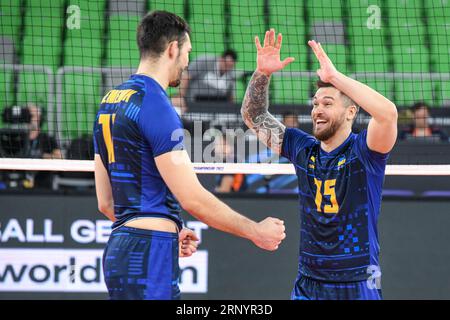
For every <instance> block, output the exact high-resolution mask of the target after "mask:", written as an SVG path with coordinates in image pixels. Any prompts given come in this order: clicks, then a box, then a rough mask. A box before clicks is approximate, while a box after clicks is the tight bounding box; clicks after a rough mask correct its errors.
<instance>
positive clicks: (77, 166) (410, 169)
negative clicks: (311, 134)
mask: <svg viewBox="0 0 450 320" xmlns="http://www.w3.org/2000/svg"><path fill="white" fill-rule="evenodd" d="M193 168H194V171H195V172H196V173H199V174H236V173H242V174H261V175H276V174H295V170H294V166H293V165H292V164H274V163H193ZM0 170H26V171H72V172H92V171H94V161H91V160H45V159H13V158H0ZM386 175H407V176H442V175H450V165H388V166H387V167H386Z"/></svg>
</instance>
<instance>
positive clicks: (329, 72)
mask: <svg viewBox="0 0 450 320" xmlns="http://www.w3.org/2000/svg"><path fill="white" fill-rule="evenodd" d="M308 45H309V46H310V47H311V49H312V50H313V52H314V54H315V55H316V58H317V60H319V64H320V69H319V70H317V75H318V76H319V77H320V80H322V81H323V82H328V83H330V82H331V80H332V79H333V77H334V76H336V74H337V73H338V71H337V70H336V67H335V66H334V65H333V62H331V60H330V58H328V56H327V54H326V53H325V51H324V50H323V49H322V46H321V45H320V43H317V42H316V41H315V40H310V41H308Z"/></svg>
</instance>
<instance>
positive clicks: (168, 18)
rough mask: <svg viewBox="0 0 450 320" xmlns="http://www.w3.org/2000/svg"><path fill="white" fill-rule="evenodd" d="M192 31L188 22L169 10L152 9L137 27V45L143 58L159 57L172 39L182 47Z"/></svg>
mask: <svg viewBox="0 0 450 320" xmlns="http://www.w3.org/2000/svg"><path fill="white" fill-rule="evenodd" d="M190 33H191V29H190V27H189V25H188V24H187V22H186V21H185V20H184V19H183V18H181V17H179V16H177V15H176V14H173V13H170V12H167V11H159V10H158V11H152V12H150V13H148V14H147V15H146V16H145V17H144V18H142V20H141V22H140V23H139V26H138V28H137V45H138V48H139V54H140V56H141V59H142V58H147V57H152V58H159V57H160V56H161V54H162V53H163V52H164V51H165V50H166V48H167V46H168V45H169V43H170V42H172V41H178V47H179V48H181V46H182V45H183V43H184V42H185V41H186V35H187V34H190Z"/></svg>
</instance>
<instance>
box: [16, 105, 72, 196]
mask: <svg viewBox="0 0 450 320" xmlns="http://www.w3.org/2000/svg"><path fill="white" fill-rule="evenodd" d="M27 107H28V110H29V111H30V115H31V121H30V124H29V130H30V132H29V143H30V151H29V157H30V158H35V159H36V158H42V159H62V158H63V156H62V152H61V149H60V148H59V146H58V143H57V142H56V139H55V138H54V137H52V136H50V135H49V134H47V133H45V132H42V131H41V129H42V126H43V125H44V122H45V115H44V113H43V112H42V109H41V108H40V107H38V106H37V105H34V104H29V105H27ZM54 177H55V172H52V171H37V172H27V182H25V183H24V185H25V187H26V188H32V187H38V188H46V189H50V188H51V187H52V181H53V178H54Z"/></svg>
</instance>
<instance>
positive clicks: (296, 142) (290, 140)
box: [281, 128, 316, 162]
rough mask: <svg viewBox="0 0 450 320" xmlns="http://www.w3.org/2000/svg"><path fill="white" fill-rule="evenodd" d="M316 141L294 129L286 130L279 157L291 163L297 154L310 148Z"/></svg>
mask: <svg viewBox="0 0 450 320" xmlns="http://www.w3.org/2000/svg"><path fill="white" fill-rule="evenodd" d="M315 142H316V139H315V138H314V137H313V136H311V135H309V134H307V133H306V132H304V131H302V130H300V129H296V128H286V131H285V132H284V137H283V144H282V146H281V155H282V156H283V157H286V158H287V159H289V161H291V162H293V161H294V160H295V158H296V157H297V155H298V153H299V152H300V151H302V150H303V149H305V148H307V147H309V146H312V145H313V144H314V143H315Z"/></svg>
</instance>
